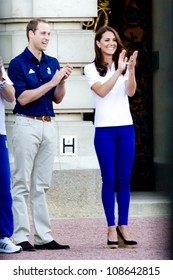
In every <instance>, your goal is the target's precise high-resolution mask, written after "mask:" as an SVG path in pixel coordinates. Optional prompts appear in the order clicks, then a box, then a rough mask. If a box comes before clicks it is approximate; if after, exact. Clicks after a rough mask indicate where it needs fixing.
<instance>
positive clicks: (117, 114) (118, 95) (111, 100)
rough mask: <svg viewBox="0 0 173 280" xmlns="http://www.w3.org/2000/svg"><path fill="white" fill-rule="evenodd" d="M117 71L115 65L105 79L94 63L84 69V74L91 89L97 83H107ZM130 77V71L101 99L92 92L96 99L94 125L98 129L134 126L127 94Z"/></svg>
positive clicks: (121, 76) (120, 77)
mask: <svg viewBox="0 0 173 280" xmlns="http://www.w3.org/2000/svg"><path fill="white" fill-rule="evenodd" d="M115 71H116V69H115V64H114V63H113V64H112V67H111V69H108V71H107V73H106V75H105V76H104V77H102V76H100V75H99V73H98V71H97V69H96V67H95V63H94V62H93V63H91V64H88V65H86V66H85V67H84V74H85V77H86V80H87V82H88V84H89V87H90V88H91V87H92V85H93V84H94V83H96V82H101V83H104V82H106V81H107V80H108V79H110V77H111V76H112V75H113V74H114V73H115ZM128 77H129V73H128V71H126V73H125V75H120V76H119V78H118V79H117V81H116V83H115V85H114V87H113V88H112V90H111V91H110V92H109V93H108V94H107V95H106V96H105V97H100V96H99V95H97V94H96V93H95V92H94V91H92V92H93V94H94V99H95V119H94V125H95V126H96V127H105V126H122V125H131V124H133V120H132V116H131V112H130V106H129V99H128V96H127V94H126V93H125V81H126V80H128Z"/></svg>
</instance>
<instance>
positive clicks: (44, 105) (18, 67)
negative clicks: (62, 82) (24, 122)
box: [8, 48, 60, 116]
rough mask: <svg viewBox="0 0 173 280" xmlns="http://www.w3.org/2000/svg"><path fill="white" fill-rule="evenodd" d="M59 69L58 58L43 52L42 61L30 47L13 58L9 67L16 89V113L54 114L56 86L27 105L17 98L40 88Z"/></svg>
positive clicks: (9, 73)
mask: <svg viewBox="0 0 173 280" xmlns="http://www.w3.org/2000/svg"><path fill="white" fill-rule="evenodd" d="M57 69H58V70H59V69H60V65H59V62H58V60H57V59H56V58H54V57H51V56H48V55H46V54H45V53H44V52H43V53H42V58H41V61H39V60H37V58H36V57H35V56H34V55H33V54H32V53H31V52H30V51H29V49H28V48H26V49H25V50H24V52H23V53H21V54H20V55H18V56H16V57H15V58H14V59H12V60H11V62H10V64H9V68H8V75H9V77H10V79H11V80H12V82H13V84H14V87H15V90H16V92H15V96H16V105H15V107H14V110H13V113H14V114H16V113H18V114H24V115H32V116H54V111H53V102H52V101H53V100H54V91H55V87H54V88H52V89H51V90H49V91H48V92H47V93H46V94H45V95H43V96H42V97H40V98H39V99H38V100H36V101H33V102H31V103H29V104H27V105H25V106H22V105H20V103H19V102H18V101H17V98H18V97H19V96H20V94H21V93H22V92H23V91H25V90H30V89H31V90H32V89H35V88H38V87H40V86H41V85H43V84H45V83H47V82H49V81H50V80H51V79H52V77H53V75H54V74H55V72H56V70H57ZM28 94H29V92H28Z"/></svg>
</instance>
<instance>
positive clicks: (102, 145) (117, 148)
mask: <svg viewBox="0 0 173 280" xmlns="http://www.w3.org/2000/svg"><path fill="white" fill-rule="evenodd" d="M94 146H95V150H96V154H97V158H98V162H99V165H100V170H101V177H102V203H103V208H104V211H105V215H106V220H107V225H108V226H114V225H115V224H118V225H128V215H129V205H130V178H131V171H132V167H133V162H134V153H135V133H134V126H133V125H126V126H117V127H96V129H95V137H94ZM115 200H116V201H117V205H118V223H116V222H115Z"/></svg>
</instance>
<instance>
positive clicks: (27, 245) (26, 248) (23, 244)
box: [16, 241, 35, 251]
mask: <svg viewBox="0 0 173 280" xmlns="http://www.w3.org/2000/svg"><path fill="white" fill-rule="evenodd" d="M16 245H17V246H21V247H22V249H23V251H35V248H34V247H33V246H32V245H31V244H30V243H29V242H28V241H23V242H20V243H18V244H16Z"/></svg>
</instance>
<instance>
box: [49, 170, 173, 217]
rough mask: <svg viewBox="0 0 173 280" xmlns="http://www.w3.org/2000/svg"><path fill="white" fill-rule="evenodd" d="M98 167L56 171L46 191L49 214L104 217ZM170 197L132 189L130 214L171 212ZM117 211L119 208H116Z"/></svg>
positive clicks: (153, 214)
mask: <svg viewBox="0 0 173 280" xmlns="http://www.w3.org/2000/svg"><path fill="white" fill-rule="evenodd" d="M100 194H101V178H100V172H99V170H98V169H92V170H91V169H90V170H54V172H53V178H52V186H51V188H50V190H49V191H48V192H47V201H48V207H49V213H50V217H51V218H52V219H57V218H80V217H89V218H94V217H96V218H98V217H104V212H103V207H102V203H101V195H100ZM170 207H171V199H170V198H169V197H167V196H166V195H165V194H164V193H158V192H155V191H153V192H131V205H130V216H133V217H135V216H163V215H170ZM116 213H117V209H116Z"/></svg>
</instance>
